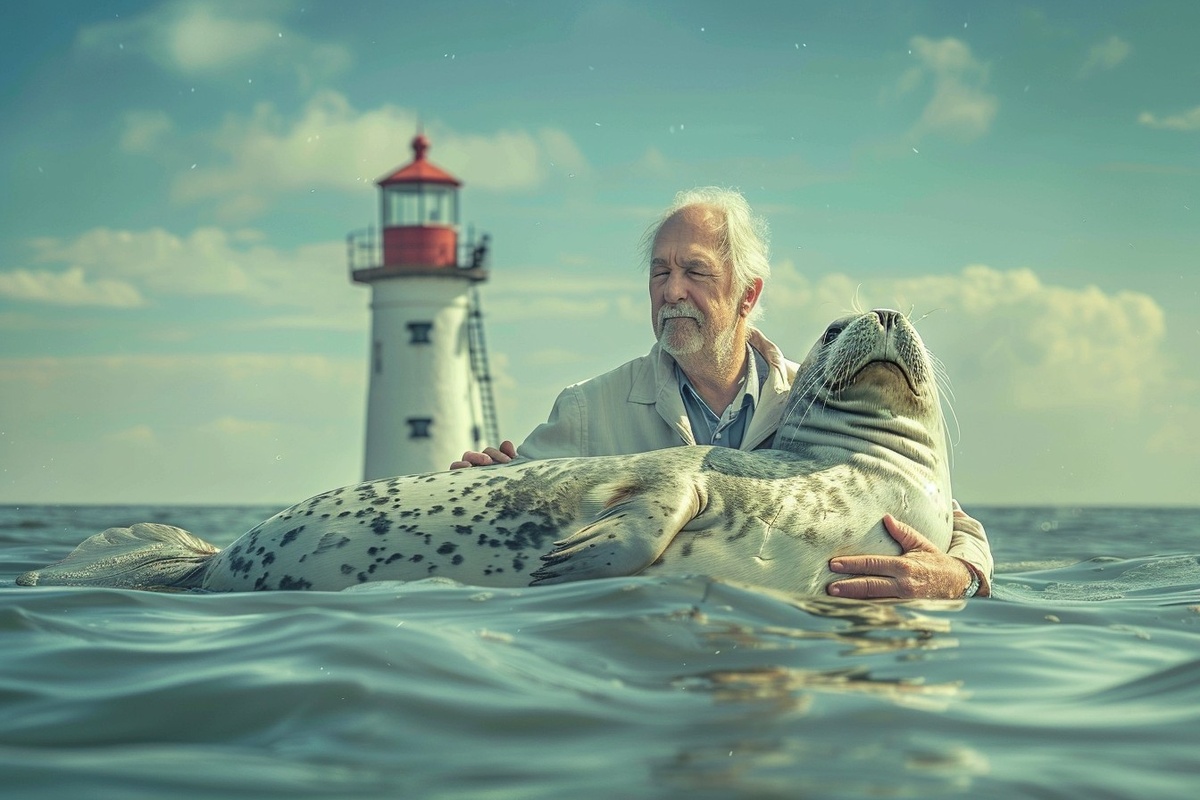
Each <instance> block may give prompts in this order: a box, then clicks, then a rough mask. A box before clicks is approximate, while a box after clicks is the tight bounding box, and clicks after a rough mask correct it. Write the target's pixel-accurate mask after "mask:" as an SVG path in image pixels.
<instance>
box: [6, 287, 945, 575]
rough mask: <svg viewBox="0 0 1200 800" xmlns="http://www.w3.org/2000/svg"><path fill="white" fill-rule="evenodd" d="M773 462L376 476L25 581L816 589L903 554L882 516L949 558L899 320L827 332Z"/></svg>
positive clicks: (913, 355)
mask: <svg viewBox="0 0 1200 800" xmlns="http://www.w3.org/2000/svg"><path fill="white" fill-rule="evenodd" d="M775 447H776V448H777V449H775V450H761V451H755V452H742V451H737V450H730V449H728V448H719V447H677V448H670V449H666V450H656V451H652V452H648V453H639V454H635V455H627V456H607V457H599V458H564V459H550V460H545V461H518V462H515V463H512V464H507V465H501V466H495V467H483V468H480V467H476V468H472V469H463V470H457V471H451V472H439V473H431V474H426V475H411V476H401V477H396V478H387V479H383V480H376V481H370V482H367V483H360V484H357V485H354V486H347V487H343V488H341V489H335V490H333V491H330V492H326V493H324V494H321V495H317V496H316V497H313V498H311V499H309V500H305V501H304V502H302V503H299V504H297V505H295V506H292V507H291V508H288V509H286V510H284V511H282V512H280V513H279V514H276V515H275V516H274V517H271V518H270V519H268V520H266V521H265V522H263V523H261V524H259V525H257V526H255V527H254V528H253V529H252V530H250V531H249V532H247V533H246V534H245V535H243V536H242V537H241V538H239V539H238V540H237V541H235V542H234V543H233V544H232V545H230V546H229V547H228V548H226V549H224V550H221V551H217V550H216V549H215V548H213V547H212V546H210V545H208V544H207V543H205V542H202V541H201V540H199V539H197V538H195V537H193V536H191V535H190V534H188V533H187V532H186V531H182V530H180V529H178V528H173V527H170V526H166V525H157V524H147V523H143V524H140V525H134V526H133V527H131V528H110V529H109V530H107V531H105V532H103V533H101V534H98V535H96V536H93V537H92V538H91V539H89V540H87V541H86V542H85V543H84V544H82V545H80V547H79V548H77V549H76V551H75V552H74V553H72V554H71V555H70V556H68V557H67V559H65V560H64V561H63V562H60V563H59V564H56V565H51V566H50V567H46V568H44V569H42V570H37V571H34V572H29V573H26V574H25V575H22V576H21V577H20V578H19V579H18V582H19V583H21V584H23V585H33V584H57V585H63V584H86V585H108V586H126V587H133V588H147V589H168V590H169V589H186V588H200V589H207V590H215V591H241V590H253V589H317V590H336V589H342V588H345V587H347V586H353V585H355V584H358V583H364V582H367V581H380V580H416V579H419V578H425V577H430V576H438V577H444V578H451V579H454V580H458V581H462V582H464V583H471V584H480V585H491V586H523V585H527V584H529V583H553V582H559V581H567V580H579V579H586V578H598V577H607V576H617V575H630V574H636V573H641V572H648V573H655V574H666V573H673V574H679V573H703V574H708V575H712V576H715V577H720V578H726V579H730V580H736V581H742V582H746V583H751V584H757V585H764V586H769V587H772V588H776V589H781V590H784V591H789V592H796V593H810V594H819V593H823V590H824V585H825V583H826V582H827V581H829V580H832V577H833V576H832V575H831V573H829V571H828V569H827V567H826V564H827V562H828V560H829V559H830V558H831V557H833V556H834V555H839V554H842V555H845V554H852V553H871V552H874V553H895V552H896V545H895V543H894V542H892V540H891V539H890V537H889V536H888V535H887V533H886V532H885V531H884V530H883V527H882V524H881V523H880V520H881V518H882V516H883V515H884V514H885V513H892V514H895V515H896V516H897V517H898V518H900V519H902V520H904V521H906V522H908V523H909V524H911V525H913V526H915V527H916V528H917V529H918V530H921V531H922V532H924V533H925V534H926V535H927V536H929V537H930V538H931V540H932V541H933V542H934V543H935V544H936V545H937V546H939V547H941V548H942V549H945V547H946V546H947V545H948V544H949V540H950V531H951V500H950V485H949V473H948V470H947V466H946V447H945V440H944V437H943V426H942V417H941V410H940V408H939V404H938V398H937V391H936V388H935V386H934V381H933V379H932V370H931V368H930V364H929V360H928V357H927V355H926V352H925V348H924V346H923V345H922V344H921V341H920V339H919V337H918V336H917V334H916V332H915V331H914V330H913V329H912V327H911V326H910V325H909V323H908V321H907V320H905V319H904V317H902V316H901V315H899V314H898V313H896V312H891V311H875V312H869V313H866V314H859V315H854V316H852V317H847V318H844V319H842V320H838V321H836V322H835V323H833V324H832V325H831V326H830V327H829V328H828V329H827V331H826V333H825V335H824V336H823V337H822V338H821V340H819V341H818V342H817V344H816V345H814V347H813V349H812V351H811V352H810V353H809V356H808V358H807V359H806V360H805V362H804V364H802V365H801V368H800V371H799V373H798V375H797V378H796V382H795V385H794V387H793V390H792V396H791V398H790V399H789V404H788V410H787V413H786V417H785V419H784V422H783V424H782V425H781V427H780V431H779V433H778V434H777V437H776V441H775Z"/></svg>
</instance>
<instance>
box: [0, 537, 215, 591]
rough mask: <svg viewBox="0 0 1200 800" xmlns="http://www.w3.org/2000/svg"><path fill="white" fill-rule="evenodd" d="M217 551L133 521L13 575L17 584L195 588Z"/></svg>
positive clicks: (164, 589) (121, 587)
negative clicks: (53, 560)
mask: <svg viewBox="0 0 1200 800" xmlns="http://www.w3.org/2000/svg"><path fill="white" fill-rule="evenodd" d="M217 552H219V551H218V550H217V548H215V547H213V546H212V545H211V544H209V543H208V542H206V541H204V540H203V539H199V538H197V537H195V536H193V535H192V534H190V533H188V532H187V531H185V530H182V529H180V528H175V527H172V526H171V525H160V524H158V523H155V522H139V523H138V524H136V525H134V526H132V527H129V528H109V529H108V530H106V531H103V532H101V533H97V534H96V535H95V536H92V537H90V538H88V539H87V540H85V541H84V542H83V544H81V545H79V546H78V547H76V548H75V549H74V550H72V551H71V554H70V555H68V556H67V557H66V558H64V559H63V560H62V561H59V562H58V563H56V564H51V565H49V566H47V567H42V568H41V569H36V570H33V571H31V572H26V573H25V574H23V575H19V576H18V577H17V585H18V586H107V587H111V588H114V589H150V590H156V591H178V590H183V589H197V588H200V585H201V582H202V581H203V579H204V573H205V570H206V569H207V566H208V561H209V560H210V559H211V558H212V557H213V555H214V554H216V553H217Z"/></svg>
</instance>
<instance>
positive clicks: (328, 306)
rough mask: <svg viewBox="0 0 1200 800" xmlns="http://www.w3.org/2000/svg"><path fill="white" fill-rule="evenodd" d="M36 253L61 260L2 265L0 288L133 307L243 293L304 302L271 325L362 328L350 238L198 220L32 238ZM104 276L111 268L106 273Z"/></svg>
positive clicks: (261, 299) (2, 292)
mask: <svg viewBox="0 0 1200 800" xmlns="http://www.w3.org/2000/svg"><path fill="white" fill-rule="evenodd" d="M29 245H30V247H31V249H32V251H33V260H34V261H35V262H37V263H39V264H43V265H55V267H56V269H54V270H51V269H36V270H31V269H16V270H11V271H7V272H0V296H6V297H10V298H12V299H17V300H25V301H31V302H42V303H57V304H69V305H84V304H88V305H112V306H124V307H132V306H139V305H145V304H146V302H147V301H146V299H145V298H146V297H150V298H154V297H160V296H167V295H176V296H235V297H239V298H242V299H244V300H247V301H249V302H252V303H255V304H257V305H260V306H282V307H290V308H293V309H301V310H303V312H304V313H303V314H302V315H294V314H293V315H290V316H285V317H282V318H281V319H280V320H276V321H275V322H274V323H272V322H271V320H272V319H273V318H272V317H268V316H264V317H263V318H262V324H263V325H264V326H272V325H274V326H275V327H307V328H315V329H326V330H329V329H338V330H360V329H362V328H363V327H364V326H365V324H366V321H365V319H366V310H365V302H364V300H363V297H364V295H363V293H362V292H359V291H356V290H355V288H354V287H351V286H349V285H348V277H347V265H346V249H345V244H344V243H342V242H322V243H317V244H310V245H303V246H300V247H297V248H293V249H287V250H283V249H278V248H274V247H271V246H269V245H268V244H266V243H264V242H263V239H262V236H261V234H260V233H259V232H257V231H249V230H239V231H233V232H229V231H225V230H223V229H221V228H216V227H203V228H197V229H196V230H194V231H192V232H191V233H189V234H187V235H184V236H178V235H176V234H173V233H171V232H169V231H166V230H163V229H161V228H151V229H149V230H144V231H128V230H114V229H111V228H93V229H91V230H89V231H85V232H84V233H82V234H80V235H78V236H76V237H73V238H57V237H42V238H38V239H34V240H31V241H30V242H29ZM95 276H104V277H101V278H98V277H95Z"/></svg>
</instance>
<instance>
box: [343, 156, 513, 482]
mask: <svg viewBox="0 0 1200 800" xmlns="http://www.w3.org/2000/svg"><path fill="white" fill-rule="evenodd" d="M412 149H413V160H412V162H411V163H409V164H407V165H405V166H403V167H401V168H399V169H397V170H396V171H395V172H393V173H391V174H390V175H387V176H386V177H384V178H381V179H380V180H379V181H378V185H379V188H380V200H381V204H380V209H381V232H382V237H381V239H382V246H380V242H379V240H378V239H377V238H376V236H375V230H374V228H368V229H367V230H365V231H358V232H355V233H352V234H350V236H349V237H348V245H349V257H350V274H351V277H352V278H353V280H354V281H355V282H357V283H365V284H367V285H368V286H370V287H371V356H370V388H369V389H368V393H367V435H366V452H365V456H364V465H363V478H364V479H365V480H371V479H374V478H384V477H389V476H392V475H410V474H415V473H421V472H433V471H438V470H444V469H447V468H448V467H449V466H450V462H451V461H455V460H457V459H458V458H459V457H461V455H462V453H463V451H464V450H468V449H470V450H479V449H482V448H481V445H484V444H493V443H495V442H496V441H498V439H497V435H496V420H495V411H494V404H493V401H492V395H491V379H490V376H489V374H488V367H487V354H486V350H485V348H484V339H483V316H482V313H481V311H480V307H479V294H478V288H477V287H478V286H479V284H480V283H481V282H482V281H485V280H487V265H486V256H487V242H488V237H487V236H486V235H484V236H483V237H481V239H480V241H479V242H474V241H468V242H466V243H465V244H464V246H463V247H462V248H461V252H460V247H459V241H458V189H459V187H460V186H461V185H462V182H461V181H459V180H458V179H457V178H455V177H453V176H452V175H450V174H449V173H447V172H445V171H443V170H441V169H439V168H438V167H436V166H434V165H433V164H432V163H431V162H430V161H429V160H428V159H427V158H426V157H425V154H426V152H427V151H428V150H429V140H428V139H426V138H425V136H424V135H423V134H417V136H416V137H415V138H414V139H413V140H412Z"/></svg>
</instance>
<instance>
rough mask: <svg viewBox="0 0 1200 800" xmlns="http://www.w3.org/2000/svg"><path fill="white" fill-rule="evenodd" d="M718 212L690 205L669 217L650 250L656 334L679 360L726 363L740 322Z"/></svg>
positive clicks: (737, 302)
mask: <svg viewBox="0 0 1200 800" xmlns="http://www.w3.org/2000/svg"><path fill="white" fill-rule="evenodd" d="M714 221H715V214H714V212H712V211H711V210H709V209H706V208H704V207H703V206H688V207H686V208H682V209H680V210H679V211H677V212H675V214H673V215H672V216H671V217H670V218H668V219H667V221H666V222H665V223H663V226H662V227H661V228H660V229H659V231H658V236H657V237H655V239H654V249H653V250H652V251H651V254H650V314H651V322H652V323H653V325H654V335H655V336H656V337H657V338H658V340H659V342H660V343H661V344H662V348H663V349H664V350H666V351H667V352H668V353H670V354H671V356H673V357H674V358H675V359H676V360H677V361H678V360H683V361H688V360H693V359H695V358H696V357H699V358H707V359H716V360H717V361H724V359H726V358H728V357H729V356H731V355H732V352H731V351H732V348H733V341H734V334H735V332H736V331H737V327H738V323H739V322H740V315H739V313H738V310H739V304H740V303H739V301H740V299H741V298H740V296H738V294H737V292H736V291H735V289H734V284H733V272H732V270H731V269H730V266H729V265H728V264H726V263H725V261H724V260H723V259H722V258H721V255H720V251H719V242H718V240H717V235H716V233H715V232H714V230H713V222H714Z"/></svg>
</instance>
